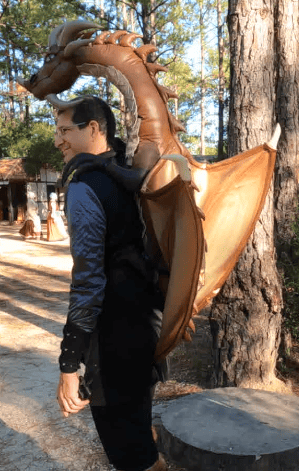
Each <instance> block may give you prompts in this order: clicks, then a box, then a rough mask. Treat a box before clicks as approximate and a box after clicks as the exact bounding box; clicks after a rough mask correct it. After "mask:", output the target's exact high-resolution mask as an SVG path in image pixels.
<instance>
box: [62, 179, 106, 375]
mask: <svg viewBox="0 0 299 471" xmlns="http://www.w3.org/2000/svg"><path fill="white" fill-rule="evenodd" d="M66 207H67V211H66V216H67V220H68V228H69V234H70V248H71V255H72V258H73V270H72V283H71V289H70V303H69V310H68V316H67V322H66V325H65V327H64V331H63V332H64V338H63V341H62V344H61V350H62V352H61V355H60V358H59V363H60V369H61V371H63V372H65V373H72V372H74V371H77V369H78V368H79V364H80V362H81V360H82V356H83V353H84V351H85V350H86V349H87V348H88V345H89V341H90V335H91V333H92V332H93V330H94V329H95V327H96V324H97V319H98V316H99V315H100V314H101V311H102V304H103V300H104V291H105V285H106V277H105V272H104V252H105V235H106V216H105V212H104V210H103V207H102V205H101V203H100V201H99V199H98V198H97V196H96V194H95V193H94V191H93V190H92V189H91V188H90V187H89V186H88V185H87V184H86V183H84V182H74V183H71V184H70V185H69V188H68V192H67V197H66Z"/></svg>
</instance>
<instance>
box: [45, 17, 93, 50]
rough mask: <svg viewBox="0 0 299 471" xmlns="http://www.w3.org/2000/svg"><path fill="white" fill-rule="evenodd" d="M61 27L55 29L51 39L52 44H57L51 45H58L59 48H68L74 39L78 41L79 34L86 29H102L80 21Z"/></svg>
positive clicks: (88, 22)
mask: <svg viewBox="0 0 299 471" xmlns="http://www.w3.org/2000/svg"><path fill="white" fill-rule="evenodd" d="M61 26H62V28H61ZM61 26H58V28H55V29H54V31H53V32H52V34H51V36H50V38H51V41H52V42H53V41H55V42H54V43H52V44H51V45H53V44H57V45H58V46H66V45H67V44H68V43H69V42H71V41H73V40H74V39H77V37H78V34H79V33H80V32H81V31H83V30H84V29H94V30H98V29H101V27H100V26H99V25H97V24H95V23H91V22H90V21H80V20H75V21H69V22H67V23H64V24H63V25H61ZM55 31H56V32H55ZM54 33H55V35H54ZM52 35H53V37H52Z"/></svg>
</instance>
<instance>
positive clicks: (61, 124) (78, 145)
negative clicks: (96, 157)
mask: <svg viewBox="0 0 299 471" xmlns="http://www.w3.org/2000/svg"><path fill="white" fill-rule="evenodd" d="M72 116H73V110H72V109H70V110H66V111H64V112H63V113H61V114H60V115H59V116H58V119H57V123H56V133H55V146H56V147H58V149H59V150H60V151H61V152H62V154H63V160H64V162H65V163H67V162H69V161H70V160H71V159H72V158H73V157H75V155H77V154H80V153H81V152H84V153H89V152H91V148H92V139H91V127H90V126H89V124H88V125H87V126H86V127H84V128H83V129H80V128H79V127H78V125H76V124H74V123H73V121H72ZM81 124H82V123H81ZM91 153H92V152H91Z"/></svg>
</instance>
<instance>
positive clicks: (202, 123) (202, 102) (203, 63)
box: [199, 3, 206, 155]
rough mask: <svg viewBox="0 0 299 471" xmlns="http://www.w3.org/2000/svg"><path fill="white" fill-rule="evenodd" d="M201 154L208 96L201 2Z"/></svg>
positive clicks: (204, 147) (203, 147)
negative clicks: (206, 97)
mask: <svg viewBox="0 0 299 471" xmlns="http://www.w3.org/2000/svg"><path fill="white" fill-rule="evenodd" d="M199 9H200V56H201V57H200V59H201V60H200V75H201V84H200V154H201V155H205V154H206V146H205V137H206V136H205V131H206V113H205V96H206V83H205V34H204V16H203V5H202V3H200V6H199Z"/></svg>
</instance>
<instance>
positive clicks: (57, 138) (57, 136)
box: [54, 132, 63, 148]
mask: <svg viewBox="0 0 299 471" xmlns="http://www.w3.org/2000/svg"><path fill="white" fill-rule="evenodd" d="M62 142H63V139H62V138H61V135H60V134H59V133H57V132H56V133H55V138H54V145H55V147H58V148H59V146H61V144H62Z"/></svg>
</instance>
